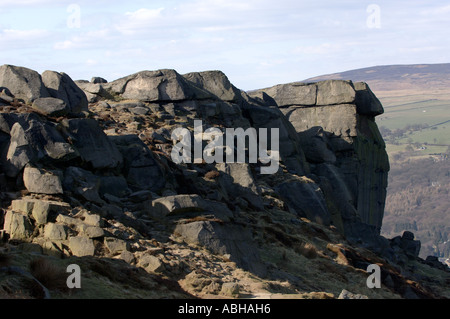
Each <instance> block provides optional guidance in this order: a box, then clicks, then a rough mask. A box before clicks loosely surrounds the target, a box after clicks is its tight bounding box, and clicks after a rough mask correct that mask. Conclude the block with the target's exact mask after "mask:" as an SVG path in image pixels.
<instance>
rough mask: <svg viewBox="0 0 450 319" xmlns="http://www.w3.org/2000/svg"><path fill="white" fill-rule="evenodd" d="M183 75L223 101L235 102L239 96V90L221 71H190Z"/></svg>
mask: <svg viewBox="0 0 450 319" xmlns="http://www.w3.org/2000/svg"><path fill="white" fill-rule="evenodd" d="M183 77H184V78H185V79H187V80H188V81H190V82H192V83H194V84H195V85H196V86H197V87H199V88H202V89H204V90H206V91H208V92H211V93H213V94H214V95H215V96H217V97H218V98H219V99H221V100H223V101H227V102H237V101H238V100H239V99H240V98H241V94H240V90H239V89H237V88H236V87H235V86H234V85H233V84H231V82H230V80H228V78H227V76H226V75H225V74H224V73H223V72H222V71H205V72H192V73H188V74H184V75H183Z"/></svg>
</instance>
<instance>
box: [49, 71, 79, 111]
mask: <svg viewBox="0 0 450 319" xmlns="http://www.w3.org/2000/svg"><path fill="white" fill-rule="evenodd" d="M42 81H43V83H44V85H45V86H46V88H47V90H48V92H49V94H50V96H51V97H54V98H57V99H61V100H63V101H64V103H65V104H66V105H67V107H68V109H69V113H71V114H78V113H80V112H82V111H87V110H88V100H87V97H86V95H85V94H84V92H83V91H82V90H81V89H80V88H79V87H78V86H77V85H76V84H75V82H74V81H73V80H72V79H71V78H70V76H69V75H67V74H66V73H58V72H55V71H45V72H44V73H42Z"/></svg>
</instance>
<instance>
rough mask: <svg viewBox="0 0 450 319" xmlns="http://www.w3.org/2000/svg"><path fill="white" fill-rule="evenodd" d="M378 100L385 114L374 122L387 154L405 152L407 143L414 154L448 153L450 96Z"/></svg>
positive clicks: (414, 96)
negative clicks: (379, 129) (378, 129)
mask: <svg viewBox="0 0 450 319" xmlns="http://www.w3.org/2000/svg"><path fill="white" fill-rule="evenodd" d="M379 99H380V101H381V103H382V104H383V107H384V110H385V113H384V114H383V115H380V116H379V117H377V118H376V121H377V124H378V126H379V127H380V128H381V131H382V134H383V137H384V138H385V140H386V144H387V150H388V153H389V154H393V153H396V152H404V151H405V149H406V147H407V146H408V145H411V147H412V148H413V150H414V155H427V154H437V153H445V152H447V149H448V147H449V146H450V95H443V94H439V95H406V96H395V97H381V98H379ZM385 129H388V130H390V131H391V132H389V131H386V130H385ZM386 132H387V133H386ZM399 132H400V133H399ZM401 133H402V134H401ZM410 150H411V149H410Z"/></svg>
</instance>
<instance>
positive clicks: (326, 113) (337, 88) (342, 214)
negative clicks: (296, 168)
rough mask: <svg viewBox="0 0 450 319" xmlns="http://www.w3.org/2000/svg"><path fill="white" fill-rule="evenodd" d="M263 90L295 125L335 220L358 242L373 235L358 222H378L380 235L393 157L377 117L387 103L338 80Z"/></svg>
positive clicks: (358, 86)
mask: <svg viewBox="0 0 450 319" xmlns="http://www.w3.org/2000/svg"><path fill="white" fill-rule="evenodd" d="M261 92H263V93H265V94H267V95H269V96H270V97H272V98H273V100H274V101H275V103H276V105H277V106H278V107H279V108H280V110H281V111H282V112H283V113H284V114H285V115H286V117H287V118H288V119H289V121H290V122H291V123H292V125H293V127H294V128H295V130H296V132H297V134H298V137H299V140H300V142H299V143H300V145H301V147H302V148H303V151H304V153H305V157H306V160H307V161H308V163H309V164H310V168H311V173H313V174H314V175H316V176H317V177H315V178H314V177H313V179H315V180H316V182H317V183H318V184H319V185H320V186H321V188H322V190H323V191H324V195H325V197H327V198H328V203H332V204H331V205H329V206H330V207H329V209H330V210H331V211H333V210H337V211H339V213H337V214H336V213H334V214H332V216H333V224H335V225H337V226H338V227H342V229H341V230H342V231H343V233H345V234H346V235H347V236H348V237H350V238H353V239H355V240H358V239H363V241H366V242H367V241H368V238H367V237H366V236H365V235H364V234H363V233H361V232H359V231H358V229H360V228H361V227H354V226H353V225H352V224H353V223H356V224H360V223H363V224H367V225H369V226H373V227H374V230H373V232H375V233H378V234H379V232H380V229H381V223H382V219H383V213H384V202H385V198H386V187H387V174H388V171H389V161H388V156H387V153H386V150H385V144H384V141H383V139H382V137H381V135H380V133H379V131H378V128H377V125H376V123H375V121H374V117H375V116H376V115H379V114H382V113H383V107H382V105H381V103H380V102H379V101H378V99H377V98H376V97H375V95H374V94H373V93H372V92H371V91H370V88H369V87H368V85H367V84H365V83H352V82H351V81H338V80H328V81H323V82H319V83H291V84H285V85H277V86H275V87H272V88H268V89H263V90H260V91H257V92H252V95H257V94H261ZM342 202H343V203H342ZM331 206H332V207H331ZM355 230H356V232H355ZM360 236H363V237H366V238H358V237H360ZM377 245H378V243H377Z"/></svg>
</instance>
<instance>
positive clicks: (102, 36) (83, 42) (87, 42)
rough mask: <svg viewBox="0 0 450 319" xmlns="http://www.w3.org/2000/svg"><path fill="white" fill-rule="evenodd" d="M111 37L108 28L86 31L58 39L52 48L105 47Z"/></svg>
mask: <svg viewBox="0 0 450 319" xmlns="http://www.w3.org/2000/svg"><path fill="white" fill-rule="evenodd" d="M111 37H112V36H111V31H110V30H109V29H101V30H94V31H87V32H83V33H80V34H78V35H75V36H72V37H70V39H67V40H63V41H58V42H56V43H55V44H54V45H53V48H54V49H55V50H72V49H97V48H102V47H107V46H106V44H107V43H108V42H111V41H110V39H111ZM110 44H112V43H110Z"/></svg>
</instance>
